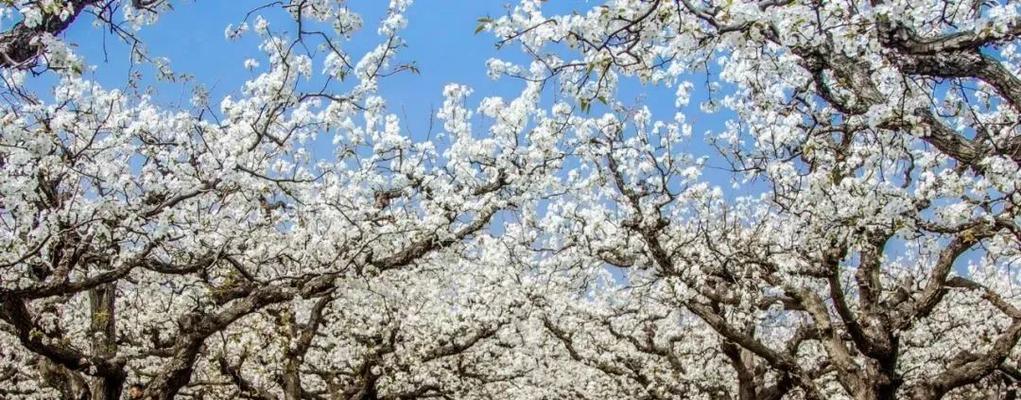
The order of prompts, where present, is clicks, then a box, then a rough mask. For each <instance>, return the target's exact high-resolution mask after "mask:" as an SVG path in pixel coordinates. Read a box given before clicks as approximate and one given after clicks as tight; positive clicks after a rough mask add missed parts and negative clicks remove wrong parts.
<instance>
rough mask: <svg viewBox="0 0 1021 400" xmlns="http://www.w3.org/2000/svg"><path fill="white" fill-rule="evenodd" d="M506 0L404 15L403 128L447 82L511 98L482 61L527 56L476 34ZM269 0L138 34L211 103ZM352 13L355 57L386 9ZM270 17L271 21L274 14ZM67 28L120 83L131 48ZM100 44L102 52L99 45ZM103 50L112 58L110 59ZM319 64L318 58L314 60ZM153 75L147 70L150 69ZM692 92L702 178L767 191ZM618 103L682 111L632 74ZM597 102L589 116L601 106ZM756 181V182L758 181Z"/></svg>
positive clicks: (392, 85)
mask: <svg viewBox="0 0 1021 400" xmlns="http://www.w3.org/2000/svg"><path fill="white" fill-rule="evenodd" d="M511 1H512V0H418V1H416V2H415V4H414V5H412V6H411V8H410V10H409V12H408V15H407V17H408V20H409V25H408V27H407V28H406V29H405V30H404V32H403V35H402V36H403V37H404V39H405V40H406V42H407V44H408V47H407V48H405V49H403V50H402V52H401V54H400V56H399V57H398V60H399V61H402V62H411V61H414V62H415V63H416V64H417V66H418V69H419V70H420V74H417V75H416V74H410V73H402V74H398V75H395V76H393V77H389V78H386V79H384V80H383V81H382V83H381V91H382V95H383V96H384V97H385V98H386V99H387V101H388V105H389V108H390V110H391V111H392V112H395V113H397V114H398V115H400V116H401V117H402V120H403V122H404V124H405V128H406V129H407V130H408V131H410V132H411V133H412V135H413V136H417V139H418V140H424V139H425V133H426V130H427V127H428V124H429V121H430V114H431V113H434V112H435V109H436V108H438V106H439V105H440V104H441V103H442V101H443V99H442V90H443V87H444V86H445V85H447V84H449V83H452V82H454V83H461V84H466V85H469V86H471V87H473V88H474V89H475V93H474V95H473V100H474V101H478V100H479V99H481V98H483V97H485V96H508V97H509V96H515V95H516V94H517V92H518V90H519V89H520V87H521V85H522V84H521V82H518V81H515V80H511V79H501V80H496V81H494V80H491V79H490V78H489V77H488V76H487V75H486V68H485V62H486V60H487V59H489V58H491V57H499V58H504V59H509V60H512V61H526V60H527V58H526V57H525V56H524V55H523V54H522V53H521V52H520V51H519V50H518V47H517V46H514V45H511V46H507V47H506V48H503V49H499V50H498V49H497V48H496V47H495V45H494V44H495V42H496V39H495V38H494V37H493V36H492V35H490V34H488V33H485V32H483V33H480V34H475V33H474V31H475V28H476V26H477V20H478V18H479V17H483V16H494V17H495V16H499V15H502V14H504V13H506V7H507V6H508V4H509V3H511ZM267 2H268V0H259V1H253V0H195V1H192V0H184V1H176V2H174V5H175V9H174V10H173V11H170V12H167V13H164V14H162V15H161V16H160V20H159V22H158V23H156V24H155V25H152V26H148V27H145V28H143V30H142V31H141V33H140V37H141V38H142V40H143V41H144V42H145V43H146V46H147V47H148V49H149V51H150V53H151V54H152V55H153V56H162V57H167V58H169V60H170V62H171V66H172V67H173V69H174V70H175V71H176V72H178V73H187V74H191V75H194V76H195V82H199V83H202V84H203V85H205V86H206V87H207V88H208V89H209V90H210V95H211V96H210V99H211V103H212V104H213V105H214V108H215V105H216V104H218V103H219V101H220V99H221V98H222V97H223V96H224V95H228V94H232V93H236V92H237V91H238V89H239V88H240V87H241V85H242V83H243V82H244V81H245V80H246V79H249V78H250V77H253V76H255V75H256V74H258V70H256V71H248V70H245V69H244V67H243V62H244V60H245V59H246V58H249V57H255V58H259V57H260V56H261V54H260V52H259V51H258V49H257V46H258V38H257V37H255V36H254V35H249V36H248V37H246V38H245V39H243V40H240V41H238V42H231V41H228V40H227V39H226V38H225V37H224V28H225V27H226V26H227V25H228V24H237V23H239V22H240V21H241V20H242V19H243V18H244V15H245V13H246V12H247V11H248V10H251V9H254V8H256V7H259V6H261V5H264V4H266V3H267ZM596 3H598V2H593V1H586V0H556V1H549V2H547V3H546V4H547V6H548V7H551V8H553V9H551V10H550V11H549V12H548V13H567V12H570V11H571V10H578V11H581V12H584V11H586V10H588V9H590V8H592V7H593V6H594V5H595V4H596ZM348 4H349V5H350V7H351V8H352V9H354V10H355V11H356V12H358V13H360V14H361V15H362V17H363V19H364V21H365V27H364V28H363V30H362V32H360V34H358V35H356V36H355V38H354V40H353V41H352V42H351V43H349V44H348V45H347V46H346V47H347V48H348V49H349V50H351V52H352V53H353V54H355V55H356V56H359V55H360V54H362V53H364V51H366V50H368V49H370V48H371V47H373V46H375V45H376V44H377V43H378V42H379V37H378V36H377V35H376V29H375V25H376V23H377V22H378V21H379V20H380V19H381V17H382V15H383V14H384V12H385V10H386V6H387V1H384V0H351V1H349V3H348ZM274 13H276V18H273V15H274ZM266 14H267V16H268V17H269V19H270V21H271V23H272V24H273V28H274V29H280V30H286V29H293V27H292V26H290V25H289V24H288V21H287V20H286V19H285V18H281V17H282V14H280V10H279V8H276V9H275V10H270V11H267V13H266ZM79 22H82V23H76V24H73V25H72V27H71V28H70V29H69V30H68V31H67V32H66V33H65V37H66V38H67V39H68V41H70V42H72V43H76V44H77V45H78V46H79V50H78V52H79V53H80V54H81V55H83V56H84V57H85V58H86V62H87V64H90V65H95V66H96V69H95V70H94V72H92V73H89V75H90V77H92V78H94V79H97V80H98V81H100V82H101V83H103V84H104V86H106V87H108V88H114V87H123V85H124V82H125V80H126V77H127V76H128V66H129V63H128V62H127V61H128V59H127V54H128V52H127V48H126V47H125V45H124V44H123V43H121V42H119V41H118V40H117V39H116V38H115V37H113V36H111V35H109V34H108V33H104V32H103V31H102V30H101V29H100V28H97V27H95V26H93V25H92V24H91V21H87V20H83V21H79ZM104 44H105V50H106V51H104ZM107 55H108V56H107ZM319 65H320V66H321V64H319ZM149 75H151V71H150V73H149ZM48 81H52V76H49V77H46V76H44V77H42V78H40V79H39V80H38V81H37V82H36V83H35V84H46V82H48ZM694 82H695V83H696V85H695V90H694V92H693V93H692V101H691V103H690V105H689V106H688V107H686V108H685V109H684V110H680V111H683V112H685V113H686V114H687V119H688V121H689V122H691V123H692V124H693V125H694V130H693V131H694V137H693V138H692V141H691V143H690V146H691V147H690V148H689V149H688V150H689V151H692V152H693V153H695V154H697V155H707V156H709V157H710V161H709V166H710V168H708V169H706V171H705V174H706V176H707V178H708V180H709V181H710V182H711V183H712V184H715V185H719V186H721V187H722V188H723V189H724V191H725V192H726V193H728V195H729V196H737V195H741V194H749V193H754V192H756V191H757V190H761V189H763V187H761V186H759V185H753V186H751V187H743V188H740V189H732V188H731V187H730V184H731V182H730V174H729V173H727V172H726V171H723V170H722V169H720V168H721V167H725V164H724V162H723V160H722V158H721V157H720V156H719V155H718V154H717V153H715V152H714V151H713V150H712V149H711V148H710V147H709V146H707V145H706V144H705V138H704V136H703V134H704V133H705V132H707V131H710V130H719V129H721V128H722V126H723V121H724V120H725V119H726V118H727V117H728V116H727V115H726V114H723V115H720V114H716V115H706V114H703V113H701V112H700V111H699V110H698V104H699V103H700V102H701V101H703V100H705V98H706V92H705V90H704V88H703V87H702V86H701V85H699V84H698V82H699V79H694ZM156 88H157V89H158V93H157V94H156V96H155V98H156V99H157V100H158V101H160V102H163V103H166V105H179V106H182V107H189V106H188V100H189V98H190V97H191V90H190V88H189V84H187V83H186V84H184V85H168V84H158V85H156ZM618 99H619V100H621V101H623V102H624V103H626V104H629V105H634V104H636V103H641V104H644V105H646V106H648V107H649V108H650V109H651V110H652V111H653V115H654V118H658V119H664V120H670V119H672V118H673V115H674V114H675V113H676V112H677V111H679V110H677V109H676V108H675V106H674V95H673V89H671V88H664V87H649V86H643V85H640V84H639V83H637V82H635V81H634V80H625V81H624V82H623V84H622V88H621V93H620V95H619V96H618ZM602 109H603V108H602V107H600V106H599V105H598V104H596V105H594V106H593V108H592V111H591V112H592V113H593V114H599V113H601V112H602ZM756 186H759V187H756Z"/></svg>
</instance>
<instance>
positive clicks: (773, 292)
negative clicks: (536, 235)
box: [480, 0, 1021, 399]
mask: <svg viewBox="0 0 1021 400" xmlns="http://www.w3.org/2000/svg"><path fill="white" fill-rule="evenodd" d="M543 7H546V4H545V3H543V2H541V1H537V0H526V1H522V2H520V4H519V5H518V6H517V7H515V8H514V9H513V10H511V11H510V12H509V13H508V14H507V15H505V16H502V17H498V18H495V19H488V18H487V19H483V20H481V21H480V24H481V28H483V29H489V30H491V31H492V32H494V33H495V34H496V35H498V36H499V37H500V39H501V40H502V42H501V43H502V44H507V45H511V44H513V45H520V46H522V47H523V48H524V49H525V50H526V51H528V52H529V53H531V54H532V55H533V56H534V58H535V59H536V60H537V61H538V62H540V63H541V64H542V65H543V66H544V67H545V68H546V76H547V77H548V78H555V79H556V81H558V82H559V83H560V84H561V85H562V89H563V90H564V91H565V92H566V93H567V94H569V95H571V96H572V100H571V101H570V102H567V103H565V104H563V105H561V106H559V107H565V108H570V107H574V108H575V109H578V110H582V111H586V110H596V111H598V110H601V109H603V108H608V109H609V110H610V111H614V110H616V111H615V112H609V113H607V114H606V115H605V116H604V117H602V118H601V119H599V121H598V123H597V125H596V126H586V125H584V124H577V123H573V122H572V124H571V125H572V126H576V127H578V128H577V129H574V130H572V132H571V135H570V136H571V140H573V141H574V142H575V143H576V145H577V149H576V151H574V152H573V153H572V155H571V157H570V159H569V160H568V161H565V163H566V164H565V165H572V166H577V167H576V168H573V170H572V171H570V173H567V174H564V175H563V177H564V178H563V180H562V182H561V185H562V189H561V191H562V192H563V193H564V194H563V195H562V196H559V197H558V198H556V199H555V200H553V201H552V202H551V204H550V205H549V209H548V212H547V213H546V215H545V216H544V218H545V219H544V222H543V223H542V224H541V225H540V226H541V227H542V228H543V229H544V231H545V234H544V235H543V238H545V239H544V241H545V242H546V244H545V245H544V246H541V248H543V249H546V251H547V252H548V253H549V254H551V256H549V257H548V258H547V260H546V262H547V263H550V264H551V265H553V266H554V267H551V268H552V270H556V269H557V268H558V267H556V266H559V268H560V269H561V270H562V269H565V268H569V267H570V268H576V269H577V268H588V269H591V270H593V271H599V270H600V269H601V267H600V265H605V264H608V265H611V266H615V267H619V268H622V269H624V270H625V271H629V272H628V278H626V279H624V281H626V282H627V283H625V284H624V287H623V288H614V287H610V286H605V285H604V289H600V290H610V291H611V292H610V293H609V294H603V295H599V296H589V297H587V298H585V299H583V300H585V303H584V305H579V304H575V305H573V306H567V305H560V306H558V308H560V309H563V310H562V311H557V309H551V310H549V311H548V312H549V314H548V315H549V317H550V322H549V323H548V324H547V327H548V330H549V331H550V332H551V334H553V335H554V336H556V337H557V338H560V339H561V341H562V342H563V343H562V344H563V346H564V347H565V348H566V351H567V352H569V353H570V355H571V357H570V358H571V359H574V360H575V361H576V362H580V363H582V364H585V365H591V366H593V367H594V368H596V369H597V370H599V371H602V372H603V373H604V374H605V375H606V376H608V377H610V378H613V379H620V380H627V381H629V382H631V383H633V384H635V385H636V388H635V389H634V391H633V392H632V394H631V395H632V396H635V397H639V398H686V397H699V396H701V397H705V398H720V399H725V398H731V399H735V398H740V399H758V398H770V399H776V398H805V399H828V398H854V399H893V398H909V399H940V398H1016V396H1017V388H1018V382H1019V379H1021V375H1019V374H1018V367H1019V366H1021V365H1019V362H1021V358H1019V357H1018V356H1019V354H1018V352H1017V351H1016V350H1015V348H1016V345H1017V342H1018V339H1019V338H1021V312H1019V311H1021V309H1019V306H1021V303H1019V300H1021V298H1019V297H1018V296H1019V294H1021V293H1019V292H1018V288H1017V283H1018V282H1017V274H1016V268H1017V267H1018V263H1019V262H1021V229H1019V224H1021V217H1019V213H1018V206H1019V205H1021V192H1019V191H1018V190H1019V187H1021V168H1019V162H1021V128H1019V125H1018V124H1019V121H1021V119H1019V115H1021V114H1019V112H1021V79H1019V77H1018V73H1019V68H1021V58H1019V53H1018V52H1017V50H1018V49H1017V45H1018V38H1019V36H1021V14H1019V11H1021V9H1019V8H1021V6H1019V4H1018V3H1016V2H1011V1H981V0H980V1H971V0H969V1H950V0H946V1H925V2H918V1H908V0H885V1H884V0H872V1H783V0H780V1H742V0H737V1H716V0H669V1H659V0H616V1H613V0H611V1H607V2H604V3H601V4H597V5H592V6H591V8H590V9H589V10H581V11H580V12H575V13H571V14H563V15H556V14H554V13H549V12H547V11H546V10H544V8H543ZM491 65H493V66H494V67H495V68H496V69H497V72H501V73H505V74H508V75H520V74H519V73H518V71H517V70H516V69H515V67H514V66H513V65H512V64H509V63H505V62H496V61H494V62H492V63H491ZM526 78H528V77H526ZM534 78H535V77H531V78H530V79H534ZM628 80H640V81H641V82H643V83H645V84H647V85H654V86H666V87H672V88H676V107H677V110H678V111H679V113H678V114H677V115H676V116H675V117H674V118H673V119H672V120H670V121H659V122H657V120H655V119H654V118H652V116H651V115H650V113H649V111H648V110H647V109H645V108H644V107H642V106H641V105H638V106H637V107H629V106H628V105H627V104H623V103H621V102H620V101H617V100H614V99H615V98H618V97H617V93H618V92H617V90H618V87H619V86H620V85H621V84H622V83H626V82H627V81H628ZM702 87H704V88H705V89H695V88H702ZM697 90H704V91H707V92H708V94H707V96H708V99H706V101H705V102H703V103H702V104H701V107H699V108H700V110H701V111H693V112H688V110H690V108H689V107H687V104H688V102H689V101H690V98H691V97H693V94H697V93H698V92H697ZM703 94H705V93H703ZM600 103H608V106H609V107H603V106H601V104H600ZM593 106H595V107H593ZM685 112H688V113H687V114H686V113H685ZM713 113H715V116H710V117H707V115H708V114H713ZM692 114H693V115H692ZM712 118H716V119H719V120H723V121H725V124H720V127H719V128H711V129H707V128H706V127H701V126H699V125H698V124H697V123H695V122H693V121H705V120H706V119H712ZM692 130H699V131H705V130H710V131H709V132H707V134H706V135H705V136H704V137H703V136H698V137H694V138H692V137H691V131H692ZM703 140H705V141H707V142H708V143H709V144H711V145H713V146H714V147H715V148H716V149H717V150H718V152H716V153H715V154H705V155H699V154H697V153H695V152H691V151H688V150H687V149H688V148H692V147H695V146H693V145H692V144H693V143H694V142H696V141H699V142H700V141H703ZM721 160H723V161H721ZM707 166H715V167H720V166H725V167H727V168H726V169H728V170H730V171H732V172H733V174H732V176H731V180H732V182H733V183H734V185H735V187H737V190H735V191H733V192H727V191H724V190H722V189H721V188H718V187H715V186H714V185H712V184H710V182H709V180H708V179H706V178H702V177H701V176H702V172H703V171H705V169H706V168H707ZM556 259H559V260H560V261H555V260H556ZM586 265H587V267H586ZM629 286H630V287H629ZM557 318H560V319H559V320H557ZM684 330H687V332H688V333H684V332H683V331H684ZM706 331H709V332H712V333H713V336H708V335H707V334H706ZM696 343H697V344H696ZM720 365H725V366H726V367H721V366H720ZM706 368H708V369H712V371H711V373H707V372H705V371H697V370H698V369H706ZM724 368H726V369H727V370H726V371H723V370H722V369H724ZM693 370H695V371H693ZM707 375H713V376H717V378H716V379H717V380H715V381H712V380H708V381H707V379H712V378H711V377H709V376H707ZM582 386H584V385H582ZM591 397H599V398H605V397H603V396H601V395H598V394H593V395H592V396H591Z"/></svg>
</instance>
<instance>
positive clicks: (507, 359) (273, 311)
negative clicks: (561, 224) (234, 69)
mask: <svg viewBox="0 0 1021 400" xmlns="http://www.w3.org/2000/svg"><path fill="white" fill-rule="evenodd" d="M409 4H410V1H406V0H395V1H393V2H391V3H390V4H389V6H388V8H387V11H386V15H385V17H384V18H383V20H382V21H381V23H380V25H379V27H378V35H379V37H380V39H381V40H380V44H379V45H378V46H376V47H375V48H372V49H371V50H369V51H367V52H365V53H364V54H352V53H349V52H347V51H346V50H344V45H343V44H344V43H345V42H346V41H347V40H348V37H349V36H350V35H351V34H352V33H353V32H354V31H355V30H358V29H359V28H360V27H361V26H362V24H363V21H362V19H361V18H360V17H359V16H358V15H357V14H355V13H354V12H352V11H351V10H350V9H348V8H347V6H346V5H345V4H344V2H343V1H331V0H300V1H286V2H277V3H272V4H270V5H268V6H266V7H263V8H258V9H256V10H255V11H254V12H252V13H249V14H248V17H246V22H244V23H242V24H240V25H236V26H232V27H229V28H228V30H227V32H226V33H227V36H228V38H236V37H239V36H241V35H255V36H257V37H258V38H259V39H260V40H261V46H260V50H261V52H262V55H261V56H258V57H257V58H253V59H252V61H249V62H248V64H255V63H257V62H262V63H265V67H264V69H263V70H264V72H261V73H258V74H255V75H254V77H253V78H252V79H251V80H249V81H247V82H246V83H245V84H244V86H243V87H242V88H241V90H240V94H238V95H235V96H233V97H227V98H224V99H222V101H221V102H220V103H219V105H218V106H209V105H207V103H206V99H203V98H202V97H203V96H197V98H196V99H194V100H193V103H194V104H193V105H194V108H193V110H191V111H189V110H188V108H187V107H181V106H180V105H176V106H167V105H164V104H162V103H161V102H159V101H157V100H156V99H153V98H151V97H149V96H147V95H145V94H137V93H130V92H129V91H121V90H112V89H106V88H104V87H102V86H101V85H100V84H99V83H97V82H94V81H90V80H88V79H85V78H83V77H82V72H83V71H85V70H87V69H88V68H89V67H88V64H87V62H88V60H85V59H83V58H82V57H81V56H79V55H77V54H75V52H74V51H73V50H74V48H73V46H72V43H70V42H66V41H65V40H63V39H61V38H60V33H61V32H62V31H63V30H64V29H65V28H67V27H68V26H70V25H71V24H73V23H78V22H77V20H79V19H82V20H93V21H95V22H96V23H97V24H100V25H101V26H103V27H104V29H109V30H111V31H112V32H115V33H116V34H117V35H118V37H119V38H120V39H122V40H123V41H125V43H126V44H128V45H129V46H130V47H131V59H132V60H133V62H136V63H139V64H148V65H151V66H155V67H156V69H157V70H159V71H161V72H163V71H167V70H168V68H169V67H168V66H166V65H163V64H162V63H161V62H160V61H159V58H158V57H156V56H150V55H149V53H148V51H147V50H146V49H145V43H142V42H141V41H139V39H138V32H139V31H140V30H143V29H149V26H150V25H152V24H153V23H156V21H157V17H158V16H159V15H160V13H162V12H164V11H165V10H167V9H168V8H169V7H170V6H171V2H167V1H159V0H156V1H152V0H148V1H147V0H141V1H140V0H135V1H130V2H129V1H119V0H102V1H90V0H66V1H63V0H55V1H20V0H19V1H5V2H3V6H2V7H3V8H2V13H3V18H4V26H5V28H6V30H5V32H4V34H3V35H2V37H0V54H2V55H3V61H2V65H0V66H2V67H3V72H2V77H3V83H4V93H3V98H4V100H5V102H4V104H3V106H2V109H0V120H2V121H3V122H2V123H0V177H2V178H0V182H2V184H0V226H2V228H0V237H2V240H0V243H2V244H0V273H2V275H0V321H2V322H0V398H26V399H44V398H46V399H49V398H63V399H119V398H147V399H148V398H152V399H170V398H188V397H194V398H236V397H246V398H262V399H270V398H273V399H276V398H281V399H304V398H331V399H337V398H344V399H347V398H357V399H377V398H416V397H447V398H471V397H473V396H482V397H486V396H488V397H496V396H498V395H497V393H510V394H509V395H508V396H511V397H514V395H513V393H514V391H513V390H512V389H513V387H515V386H516V384H515V380H518V379H520V378H521V377H523V376H525V375H526V373H527V372H528V370H529V368H530V366H531V365H534V364H535V361H534V360H529V359H527V358H524V356H523V355H522V354H526V353H511V352H508V351H506V350H503V349H506V348H514V347H515V346H517V345H518V344H519V343H523V342H522V340H521V339H516V338H515V336H514V332H516V331H519V327H518V326H517V325H516V324H519V322H520V321H522V320H523V318H524V317H523V316H522V315H521V313H523V312H526V311H527V308H525V307H516V306H520V305H522V304H514V303H513V301H514V299H517V298H523V296H519V295H516V294H515V291H516V290H518V289H517V286H515V285H514V283H515V282H517V281H518V276H517V270H512V269H508V268H501V267H502V266H503V265H506V263H501V261H500V260H501V259H502V258H507V257H509V256H507V255H506V254H505V253H506V250H507V249H512V248H519V247H520V245H516V244H514V245H512V244H513V243H511V244H505V243H503V241H504V240H505V239H503V238H501V237H498V236H492V235H491V234H490V231H491V229H493V227H494V226H495V225H496V224H497V223H498V220H501V221H502V220H506V218H504V217H498V214H500V213H501V212H506V211H511V210H514V209H516V208H517V207H519V206H521V205H523V204H526V203H528V202H530V201H531V200H530V199H531V197H532V196H533V195H534V194H536V193H541V192H542V188H543V187H544V186H545V185H547V182H548V180H549V178H550V177H552V175H551V173H550V172H551V171H553V170H554V169H555V167H556V166H557V164H558V162H559V161H558V160H559V159H560V158H562V157H561V156H560V155H559V153H558V152H557V151H556V149H557V139H558V137H559V136H560V135H558V134H557V130H558V129H561V128H560V127H562V126H563V125H564V123H563V122H562V121H559V120H558V118H561V117H550V116H548V115H547V114H546V113H545V112H543V111H541V110H540V109H539V108H538V104H539V103H538V101H539V93H540V89H541V86H540V85H539V84H538V83H535V84H529V85H527V86H526V87H525V89H524V90H523V91H522V92H521V94H520V96H518V97H517V98H513V99H508V100H507V101H504V100H502V99H497V98H489V99H487V100H486V101H485V102H484V103H485V104H486V108H487V109H488V110H491V112H490V113H489V115H491V116H495V115H497V114H496V112H497V111H499V115H500V118H494V119H493V120H492V121H491V123H489V124H487V126H486V128H488V133H485V132H479V130H478V129H477V128H473V126H472V124H473V121H477V120H479V118H476V117H473V114H474V113H473V112H472V111H471V110H470V109H469V108H467V104H468V103H467V102H468V96H469V95H470V93H471V89H469V88H467V87H463V86H458V85H450V86H448V88H447V89H446V91H445V93H443V95H444V96H445V98H446V101H445V102H444V103H443V106H442V107H441V108H440V109H439V110H438V112H437V117H438V118H439V120H440V121H441V122H442V126H443V129H442V132H439V133H436V134H434V135H435V137H434V139H433V140H431V141H424V140H421V139H418V140H413V139H412V137H411V136H410V135H409V134H407V133H406V132H405V131H404V128H403V126H402V121H401V120H400V119H398V117H397V116H396V115H395V114H392V113H390V112H389V111H388V110H387V107H386V103H385V102H384V100H383V99H382V98H381V97H380V96H379V95H378V94H377V93H378V81H379V80H380V79H381V78H382V77H385V76H388V75H392V74H394V73H397V72H401V71H405V70H408V69H410V67H409V66H408V65H405V64H400V63H398V62H397V61H395V57H396V54H397V52H398V50H399V49H401V48H402V47H403V46H404V44H403V43H404V42H403V40H402V39H401V36H400V30H401V29H402V28H403V27H404V25H405V24H406V20H405V18H404V16H403V14H404V12H405V10H406V8H407V7H408V6H409ZM380 6H382V7H387V6H386V4H380ZM254 7H255V6H252V7H248V8H242V9H240V10H241V12H240V15H239V18H241V17H245V12H246V11H247V10H249V9H251V8H254ZM273 12H276V13H278V15H280V14H282V15H284V16H285V18H283V21H282V22H281V23H282V24H284V25H286V26H281V27H279V29H278V27H273V26H271V24H270V23H269V22H268V19H265V18H263V17H262V16H261V15H262V13H273ZM285 32H290V33H285ZM313 54H315V55H317V58H316V62H317V65H316V66H313ZM324 54H325V55H324ZM319 62H321V64H318V63H319ZM319 70H321V71H322V72H321V73H318V72H313V71H319ZM37 74H42V75H43V76H53V77H56V78H57V79H58V80H59V82H58V83H56V84H55V85H53V87H52V89H47V90H46V91H40V90H38V89H37V88H38V87H39V86H33V85H35V84H36V83H34V82H35V81H34V79H36V78H34V76H35V75H37ZM168 75H172V72H168ZM132 79H134V77H133V78H132ZM136 84H137V82H136ZM310 88H311V89H310ZM143 92H144V91H143ZM331 141H332V145H330V144H329V143H331ZM323 148H327V149H331V151H327V153H330V154H329V155H328V156H326V157H318V156H316V155H315V153H316V152H321V149H323ZM508 231H510V230H508ZM539 332H541V330H540V331H539ZM519 336H520V335H519Z"/></svg>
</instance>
